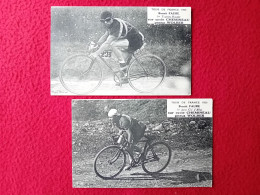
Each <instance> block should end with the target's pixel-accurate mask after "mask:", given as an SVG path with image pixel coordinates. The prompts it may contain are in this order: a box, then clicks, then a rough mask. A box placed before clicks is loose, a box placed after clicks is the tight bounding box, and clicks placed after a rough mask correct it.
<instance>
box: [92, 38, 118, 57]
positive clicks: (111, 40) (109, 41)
mask: <svg viewBox="0 0 260 195" xmlns="http://www.w3.org/2000/svg"><path fill="white" fill-rule="evenodd" d="M115 40H117V38H116V37H115V36H112V35H109V36H108V37H107V40H106V41H105V42H104V43H103V44H102V45H101V46H100V47H99V49H98V50H97V51H96V52H95V53H96V55H99V54H101V53H102V52H103V51H104V50H105V49H107V48H108V47H109V45H110V44H111V43H112V42H113V41H115Z"/></svg>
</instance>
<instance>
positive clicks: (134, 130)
mask: <svg viewBox="0 0 260 195" xmlns="http://www.w3.org/2000/svg"><path fill="white" fill-rule="evenodd" d="M108 117H109V118H110V119H111V120H112V125H113V126H116V127H117V128H118V129H119V135H120V134H122V133H123V131H126V133H127V141H128V143H129V147H128V150H129V153H130V154H131V155H132V156H133V149H134V146H135V145H136V144H137V143H138V141H139V140H140V139H141V138H142V137H143V136H144V132H145V129H146V126H145V125H144V124H143V123H141V122H139V121H138V120H136V119H134V118H132V117H130V116H128V115H125V114H120V113H118V111H117V110H116V109H111V110H110V111H109V112H108ZM129 160H130V165H128V166H126V167H125V170H130V169H131V167H132V166H131V163H132V160H133V159H132V158H131V156H129Z"/></svg>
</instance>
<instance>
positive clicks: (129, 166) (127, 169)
mask: <svg viewBox="0 0 260 195" xmlns="http://www.w3.org/2000/svg"><path fill="white" fill-rule="evenodd" d="M131 169H132V166H131V165H127V166H125V168H124V170H125V171H130V170H131Z"/></svg>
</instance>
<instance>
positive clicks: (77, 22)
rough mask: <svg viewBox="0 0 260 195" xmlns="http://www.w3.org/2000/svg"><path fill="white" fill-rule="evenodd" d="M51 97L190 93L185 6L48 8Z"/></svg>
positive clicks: (188, 25) (188, 10)
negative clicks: (49, 16) (49, 14)
mask: <svg viewBox="0 0 260 195" xmlns="http://www.w3.org/2000/svg"><path fill="white" fill-rule="evenodd" d="M50 44H51V71H50V80H51V95H88V96H92V95H93V96H102V95H106V96H113V95H123V96H125V95H135V96H148V95H158V96H163V95H191V8H190V7H87V6H85V7H84V6H78V7H77V6H73V7H72V6H53V7H51V43H50Z"/></svg>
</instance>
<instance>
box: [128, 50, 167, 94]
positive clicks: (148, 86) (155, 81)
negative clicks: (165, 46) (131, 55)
mask: <svg viewBox="0 0 260 195" xmlns="http://www.w3.org/2000/svg"><path fill="white" fill-rule="evenodd" d="M165 76H166V66H165V64H164V62H163V61H162V59H161V58H159V57H157V56H155V55H151V54H148V55H143V56H140V57H137V58H136V59H135V60H134V61H133V62H132V63H131V65H130V66H129V69H128V81H129V84H130V86H131V87H132V88H133V89H134V90H136V91H138V92H140V93H150V92H152V91H153V90H155V89H156V88H157V87H159V86H160V85H161V84H162V82H163V80H164V78H165Z"/></svg>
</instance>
